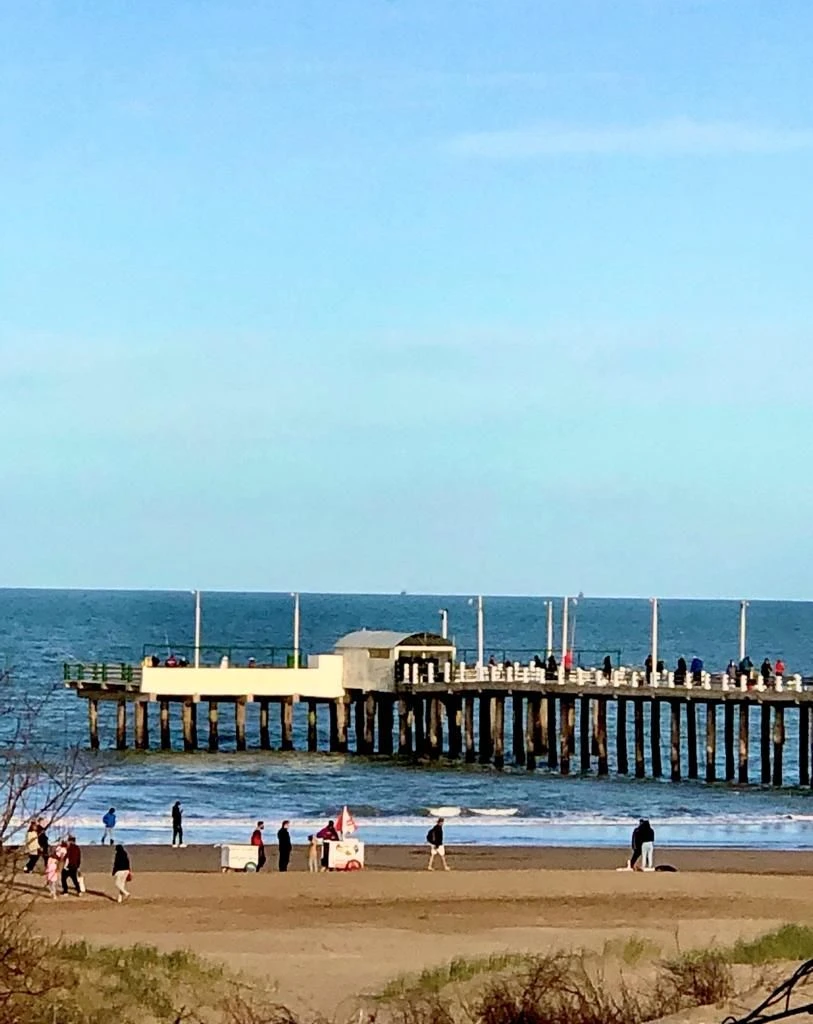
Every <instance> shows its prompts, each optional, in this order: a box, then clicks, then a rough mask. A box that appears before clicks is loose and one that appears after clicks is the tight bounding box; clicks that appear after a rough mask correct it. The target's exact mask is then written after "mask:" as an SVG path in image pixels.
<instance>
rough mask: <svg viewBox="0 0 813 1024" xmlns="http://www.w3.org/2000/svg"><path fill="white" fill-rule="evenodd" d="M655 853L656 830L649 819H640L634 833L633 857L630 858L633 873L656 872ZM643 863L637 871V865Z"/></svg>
mask: <svg viewBox="0 0 813 1024" xmlns="http://www.w3.org/2000/svg"><path fill="white" fill-rule="evenodd" d="M654 853H655V830H654V829H653V828H652V826H651V825H650V823H649V820H648V819H647V818H640V819H639V821H638V824H637V826H636V827H635V828H634V829H633V832H632V856H631V857H630V868H632V870H633V871H635V870H640V871H654V870H655V868H654V864H653V860H654ZM639 860H640V861H641V867H640V868H638V869H636V867H635V865H636V864H637V863H638V861H639Z"/></svg>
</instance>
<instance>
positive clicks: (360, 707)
mask: <svg viewBox="0 0 813 1024" xmlns="http://www.w3.org/2000/svg"><path fill="white" fill-rule="evenodd" d="M353 727H354V731H355V734H356V753H357V754H363V753H364V698H363V696H362V694H361V693H358V694H356V696H355V697H354V698H353Z"/></svg>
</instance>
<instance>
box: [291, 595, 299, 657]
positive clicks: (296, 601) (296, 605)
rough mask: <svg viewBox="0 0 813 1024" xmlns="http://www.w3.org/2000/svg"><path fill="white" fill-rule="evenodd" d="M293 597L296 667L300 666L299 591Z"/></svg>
mask: <svg viewBox="0 0 813 1024" xmlns="http://www.w3.org/2000/svg"><path fill="white" fill-rule="evenodd" d="M291 597H292V598H293V599H294V668H299V593H298V592H297V593H294V594H291Z"/></svg>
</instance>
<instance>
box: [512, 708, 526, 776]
mask: <svg viewBox="0 0 813 1024" xmlns="http://www.w3.org/2000/svg"><path fill="white" fill-rule="evenodd" d="M511 722H512V729H511V740H512V742H511V746H512V749H513V755H514V764H515V765H517V767H518V768H524V767H525V721H524V718H523V707H522V695H521V694H519V693H517V691H516V690H514V692H513V693H512V694H511Z"/></svg>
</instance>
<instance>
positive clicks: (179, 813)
mask: <svg viewBox="0 0 813 1024" xmlns="http://www.w3.org/2000/svg"><path fill="white" fill-rule="evenodd" d="M172 845H173V846H176V845H177V846H178V847H179V849H181V850H184V849H186V843H185V842H184V841H183V807H181V801H180V800H176V801H175V803H174V804H173V805H172Z"/></svg>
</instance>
